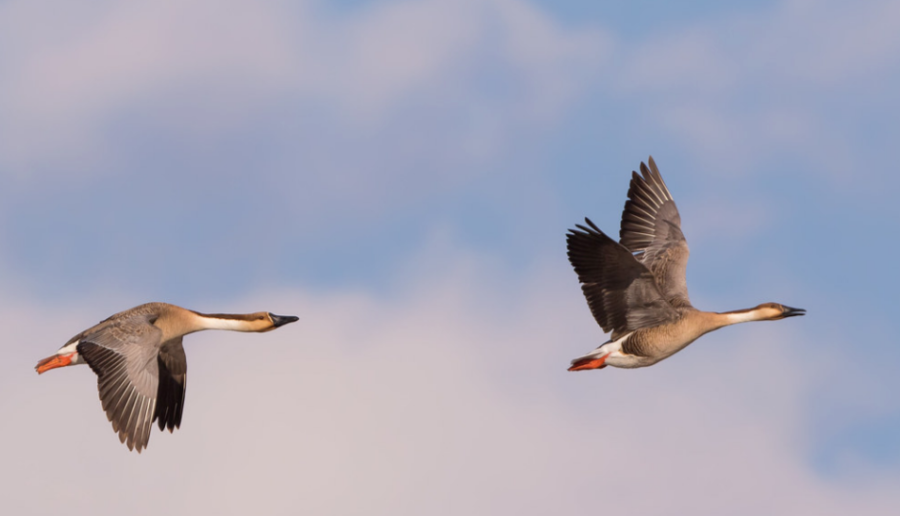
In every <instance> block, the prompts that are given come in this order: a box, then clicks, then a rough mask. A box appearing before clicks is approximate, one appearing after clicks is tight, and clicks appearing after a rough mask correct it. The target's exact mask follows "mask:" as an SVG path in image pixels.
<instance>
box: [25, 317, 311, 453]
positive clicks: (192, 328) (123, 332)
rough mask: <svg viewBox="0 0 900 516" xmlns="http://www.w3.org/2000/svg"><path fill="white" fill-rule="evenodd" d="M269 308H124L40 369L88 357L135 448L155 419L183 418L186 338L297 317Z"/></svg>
mask: <svg viewBox="0 0 900 516" xmlns="http://www.w3.org/2000/svg"><path fill="white" fill-rule="evenodd" d="M297 320H298V318H297V317H295V316H280V315H274V314H271V313H268V312H256V313H252V314H202V313H200V312H194V311H193V310H187V309H185V308H181V307H179V306H175V305H170V304H167V303H147V304H143V305H140V306H136V307H134V308H132V309H130V310H126V311H124V312H119V313H117V314H115V315H113V316H111V317H109V318H107V319H105V320H103V321H101V322H100V323H99V324H97V325H95V326H92V327H90V328H88V329H87V330H84V331H83V332H81V333H79V334H78V335H75V336H74V337H72V338H71V339H69V341H68V342H66V343H65V344H64V345H63V346H62V347H61V348H60V349H59V351H57V352H56V354H55V355H52V356H50V357H47V358H45V359H43V360H41V361H40V362H38V364H37V366H36V367H35V369H36V370H37V372H38V374H41V373H44V372H46V371H48V370H50V369H55V368H58V367H65V366H71V365H77V364H88V365H89V366H90V367H91V369H92V370H93V371H94V372H95V373H96V374H97V387H98V389H99V391H100V401H101V403H102V406H103V410H104V411H105V412H106V415H107V417H108V418H109V420H110V422H112V426H113V430H114V431H115V432H117V433H118V434H119V440H120V441H121V442H123V443H125V444H126V445H127V446H128V449H129V450H132V449H137V451H138V452H140V451H141V449H142V448H146V447H147V442H148V441H149V439H150V428H151V426H152V423H153V422H154V421H156V422H158V424H159V429H160V430H163V429H165V428H168V429H169V431H170V432H171V431H173V430H174V429H175V428H178V427H180V426H181V415H182V411H183V410H184V393H185V386H186V381H187V358H186V357H185V354H184V348H183V347H182V338H183V337H184V336H185V335H187V334H189V333H194V332H197V331H202V330H231V331H244V332H266V331H270V330H273V329H275V328H277V327H279V326H283V325H285V324H288V323H292V322H294V321H297Z"/></svg>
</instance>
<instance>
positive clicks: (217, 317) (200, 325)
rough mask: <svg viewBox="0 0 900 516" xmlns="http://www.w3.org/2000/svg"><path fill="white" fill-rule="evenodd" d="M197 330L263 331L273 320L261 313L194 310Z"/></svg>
mask: <svg viewBox="0 0 900 516" xmlns="http://www.w3.org/2000/svg"><path fill="white" fill-rule="evenodd" d="M194 316H195V317H194V321H193V322H194V326H195V328H196V329H195V330H193V331H200V330H230V331H261V330H263V329H266V328H267V327H269V326H271V322H270V321H269V320H268V319H267V318H266V317H265V316H264V315H263V314H261V313H254V314H201V313H199V312H194Z"/></svg>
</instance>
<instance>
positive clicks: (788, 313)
mask: <svg viewBox="0 0 900 516" xmlns="http://www.w3.org/2000/svg"><path fill="white" fill-rule="evenodd" d="M781 307H782V308H783V309H784V312H782V313H781V317H794V316H795V315H806V310H805V309H803V308H791V307H790V306H784V305H781Z"/></svg>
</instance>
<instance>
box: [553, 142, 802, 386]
mask: <svg viewBox="0 0 900 516" xmlns="http://www.w3.org/2000/svg"><path fill="white" fill-rule="evenodd" d="M648 163H649V167H648V166H647V165H645V164H644V163H641V174H640V175H639V174H638V173H637V172H632V178H631V186H630V188H629V190H628V201H626V203H625V210H624V212H623V213H622V224H621V229H620V231H619V242H616V241H615V240H613V239H612V238H610V237H608V236H607V235H606V234H604V233H603V231H601V230H600V229H599V228H598V227H597V226H596V225H594V223H593V222H591V221H590V219H585V222H586V223H587V227H585V226H581V225H577V226H576V227H577V228H578V229H573V230H570V231H569V233H568V235H566V241H567V244H568V255H569V261H570V262H571V264H572V266H573V267H574V268H575V273H576V274H577V275H578V280H579V281H580V282H581V288H582V291H583V292H584V295H585V297H586V298H587V302H588V306H589V307H590V309H591V313H592V314H593V315H594V319H596V321H597V323H598V324H599V325H600V327H601V328H603V331H605V332H609V333H611V336H610V337H611V338H610V340H609V341H607V342H606V343H604V344H603V345H601V346H600V347H598V348H597V349H595V350H594V351H592V352H591V353H588V354H587V355H584V356H582V357H579V358H576V359H575V360H573V361H572V366H571V367H570V368H569V370H570V371H583V370H587V369H601V368H603V367H606V366H608V365H610V366H613V367H624V368H635V367H646V366H650V365H653V364H655V363H657V362H659V361H660V360H663V359H665V358H668V357H670V356H672V355H673V354H675V353H677V352H678V351H681V350H682V349H684V348H685V347H686V346H687V345H689V344H690V343H692V342H694V341H695V340H697V339H698V338H699V337H701V336H702V335H704V334H706V333H709V332H711V331H714V330H717V329H719V328H722V327H724V326H729V325H732V324H737V323H742V322H750V321H771V320H777V319H783V318H785V317H791V316H797V315H803V314H805V313H806V311H805V310H803V309H800V308H791V307H789V306H785V305H781V304H778V303H763V304H761V305H759V306H756V307H754V308H749V309H745V310H736V311H733V312H724V313H717V312H704V311H701V310H697V309H696V308H694V307H693V306H692V305H691V302H690V299H689V298H688V292H687V283H686V281H685V270H686V267H687V260H688V256H689V254H690V251H689V250H688V246H687V241H686V240H685V238H684V234H683V233H682V232H681V217H680V216H679V214H678V208H677V207H676V206H675V201H674V199H672V194H671V193H669V189H668V187H667V186H666V184H665V182H664V181H663V179H662V176H661V175H660V173H659V169H657V167H656V163H655V162H654V161H653V157H650V159H649V160H648Z"/></svg>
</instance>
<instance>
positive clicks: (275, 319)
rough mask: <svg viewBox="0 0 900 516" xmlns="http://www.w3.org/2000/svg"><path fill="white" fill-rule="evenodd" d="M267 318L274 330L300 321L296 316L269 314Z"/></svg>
mask: <svg viewBox="0 0 900 516" xmlns="http://www.w3.org/2000/svg"><path fill="white" fill-rule="evenodd" d="M269 317H271V318H272V326H274V327H275V328H278V327H279V326H284V325H285V324H290V323H292V322H297V321H299V320H300V318H299V317H297V316H296V315H275V314H273V313H270V314H269Z"/></svg>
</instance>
